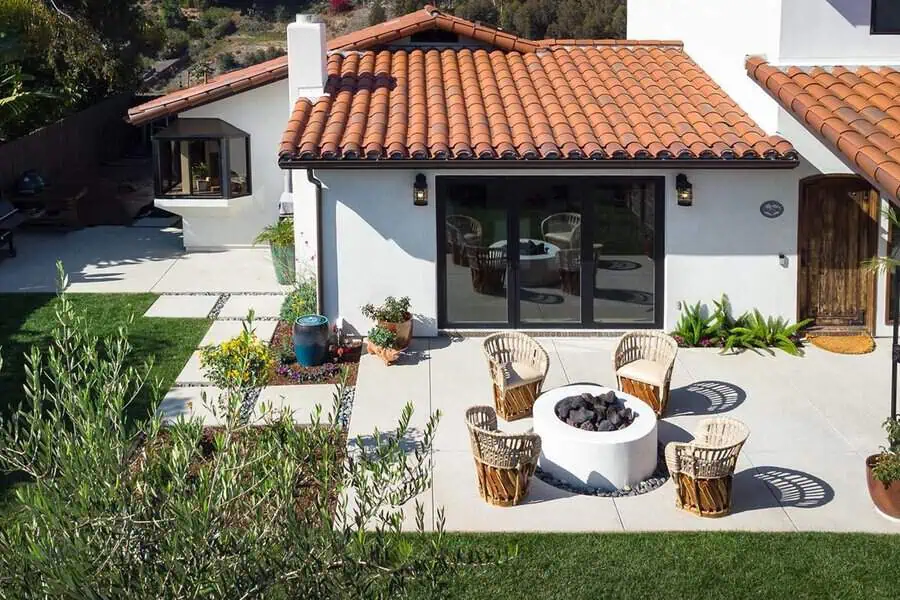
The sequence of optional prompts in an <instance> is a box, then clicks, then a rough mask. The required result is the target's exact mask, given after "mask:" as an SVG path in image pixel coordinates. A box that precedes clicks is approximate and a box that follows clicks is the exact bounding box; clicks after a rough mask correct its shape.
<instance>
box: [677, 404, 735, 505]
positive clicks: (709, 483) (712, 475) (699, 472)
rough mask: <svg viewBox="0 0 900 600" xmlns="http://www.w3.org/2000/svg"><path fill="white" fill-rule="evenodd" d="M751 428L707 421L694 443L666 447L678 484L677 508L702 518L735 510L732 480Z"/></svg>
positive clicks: (727, 420)
mask: <svg viewBox="0 0 900 600" xmlns="http://www.w3.org/2000/svg"><path fill="white" fill-rule="evenodd" d="M749 435H750V430H749V428H748V427H747V426H746V425H744V424H743V423H741V422H740V421H738V420H736V419H730V418H728V417H713V418H709V419H703V420H702V421H700V425H699V427H698V429H697V432H696V433H695V435H694V438H695V439H694V441H693V442H689V443H682V442H672V443H670V444H669V445H667V446H666V464H667V465H668V467H669V473H670V474H671V475H672V481H673V482H674V483H675V505H676V506H677V507H678V508H681V509H684V510H689V511H691V512H693V513H696V514H697V515H699V516H701V517H721V516H723V515H727V514H728V513H729V512H730V510H731V490H732V485H731V484H732V479H733V477H734V467H735V464H736V463H737V459H738V454H740V452H741V447H742V446H743V445H744V442H746V441H747V437H749Z"/></svg>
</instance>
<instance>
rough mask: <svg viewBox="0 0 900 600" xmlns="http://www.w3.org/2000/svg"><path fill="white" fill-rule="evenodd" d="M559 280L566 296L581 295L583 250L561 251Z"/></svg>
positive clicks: (559, 255) (567, 249)
mask: <svg viewBox="0 0 900 600" xmlns="http://www.w3.org/2000/svg"><path fill="white" fill-rule="evenodd" d="M557 256H558V257H559V279H560V287H561V288H562V291H563V293H564V294H571V295H573V296H580V295H581V250H580V249H575V250H573V249H570V248H566V249H563V250H560V251H559V254H557Z"/></svg>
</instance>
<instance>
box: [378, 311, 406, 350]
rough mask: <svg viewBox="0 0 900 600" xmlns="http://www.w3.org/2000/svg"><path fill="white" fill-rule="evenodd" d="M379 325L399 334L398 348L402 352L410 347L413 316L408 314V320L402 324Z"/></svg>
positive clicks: (386, 323) (385, 323) (379, 322)
mask: <svg viewBox="0 0 900 600" xmlns="http://www.w3.org/2000/svg"><path fill="white" fill-rule="evenodd" d="M378 325H379V326H381V327H384V328H385V329H387V330H389V331H393V332H394V333H395V334H397V346H398V347H399V348H400V349H401V350H406V349H407V348H408V347H409V341H410V340H411V339H412V334H413V322H412V315H411V314H409V313H406V320H405V321H403V322H402V323H388V322H387V321H378Z"/></svg>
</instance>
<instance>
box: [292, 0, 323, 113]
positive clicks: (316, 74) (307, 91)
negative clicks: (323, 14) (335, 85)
mask: <svg viewBox="0 0 900 600" xmlns="http://www.w3.org/2000/svg"><path fill="white" fill-rule="evenodd" d="M327 52H328V46H327V45H326V43H325V24H324V23H322V22H321V21H320V20H319V18H318V17H317V16H315V15H297V20H296V21H295V22H293V23H291V24H290V25H288V27H287V53H288V85H290V87H291V90H290V94H291V96H290V101H291V108H293V107H294V103H295V102H296V101H297V99H298V98H300V97H305V98H313V99H317V98H319V97H320V96H322V95H323V94H324V93H325V91H324V90H325V81H326V80H327V78H328V75H327V69H326V66H327V61H328V54H327Z"/></svg>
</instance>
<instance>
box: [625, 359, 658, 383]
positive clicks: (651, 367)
mask: <svg viewBox="0 0 900 600" xmlns="http://www.w3.org/2000/svg"><path fill="white" fill-rule="evenodd" d="M616 376H617V377H625V378H626V379H633V380H635V381H640V382H642V383H649V384H650V385H653V386H656V387H663V386H664V385H665V380H666V369H665V366H663V365H661V364H659V363H657V362H653V361H652V360H646V359H644V358H641V359H639V360H636V361H634V362H630V363H628V364H627V365H625V366H623V367H620V368H619V370H618V371H616Z"/></svg>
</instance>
